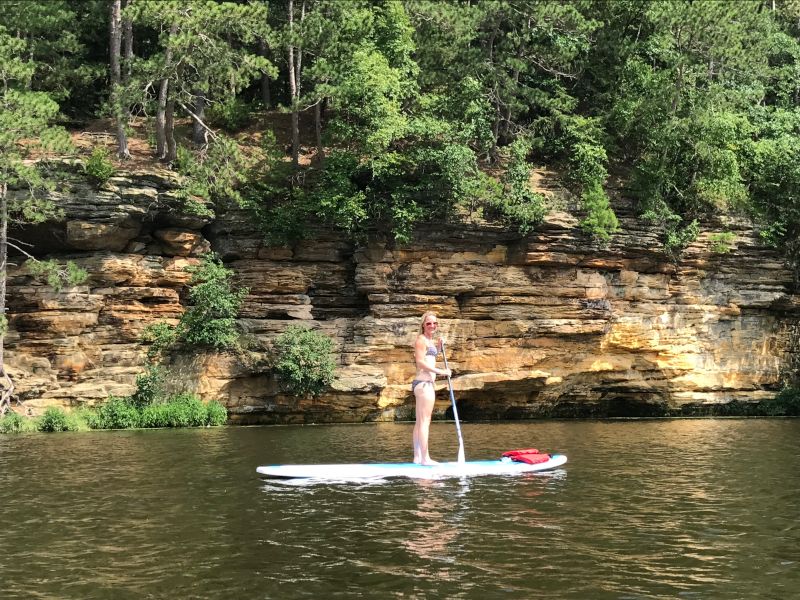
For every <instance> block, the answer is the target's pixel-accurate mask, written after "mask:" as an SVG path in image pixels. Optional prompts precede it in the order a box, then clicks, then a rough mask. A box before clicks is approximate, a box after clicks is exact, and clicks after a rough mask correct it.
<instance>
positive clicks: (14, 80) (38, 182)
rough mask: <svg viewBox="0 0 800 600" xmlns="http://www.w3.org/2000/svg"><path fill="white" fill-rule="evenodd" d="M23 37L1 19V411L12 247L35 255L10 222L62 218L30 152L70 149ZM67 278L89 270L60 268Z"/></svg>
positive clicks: (8, 389)
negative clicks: (38, 84) (34, 84)
mask: <svg viewBox="0 0 800 600" xmlns="http://www.w3.org/2000/svg"><path fill="white" fill-rule="evenodd" d="M29 57H30V49H29V47H28V45H27V44H26V42H25V41H24V39H21V38H19V37H16V36H13V35H11V34H10V33H9V32H8V30H7V29H6V28H5V27H4V26H2V25H0V379H2V382H0V385H2V388H1V389H0V414H2V413H4V412H5V411H6V409H7V408H8V406H9V400H10V398H11V395H12V393H13V391H14V383H13V381H12V380H11V378H10V376H9V375H8V373H7V371H6V369H5V363H4V358H3V342H4V339H5V334H6V331H7V326H8V322H7V318H6V277H7V272H8V264H9V262H8V261H9V247H10V248H12V249H14V250H16V251H17V252H19V253H20V254H22V255H26V256H28V257H30V258H33V257H32V256H31V254H30V252H28V250H27V249H26V248H25V247H24V246H22V245H21V244H19V243H17V242H16V240H14V239H13V238H11V237H10V236H9V225H10V224H12V225H16V226H21V225H25V224H31V223H41V222H43V221H45V220H47V219H52V218H58V217H59V216H60V212H59V210H58V208H57V207H56V206H55V205H54V204H53V202H52V201H50V200H49V199H47V198H46V194H45V193H44V192H46V191H47V189H48V187H49V182H48V180H47V178H46V176H45V174H44V173H43V171H42V169H41V168H40V165H39V164H37V163H36V162H35V161H31V160H30V158H31V156H32V155H34V154H35V153H41V152H48V151H53V152H66V151H67V150H68V149H69V137H68V135H67V133H66V131H64V130H63V129H61V128H59V127H55V126H53V125H52V122H53V121H54V120H55V118H56V117H57V115H58V112H59V108H58V104H57V103H56V102H55V101H54V100H53V99H52V98H51V97H50V96H49V95H48V94H47V93H46V92H40V91H33V90H31V85H30V84H31V78H32V77H33V75H34V73H35V72H36V64H35V63H34V62H33V61H31V60H29ZM57 274H58V275H59V276H58V277H56V280H59V279H61V275H63V278H64V279H66V282H67V283H69V284H72V283H76V282H77V281H78V280H80V279H81V278H82V277H84V276H85V273H82V272H81V271H80V270H74V269H66V270H64V271H57Z"/></svg>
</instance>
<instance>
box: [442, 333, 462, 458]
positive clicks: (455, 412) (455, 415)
mask: <svg viewBox="0 0 800 600" xmlns="http://www.w3.org/2000/svg"><path fill="white" fill-rule="evenodd" d="M442 358H443V359H444V368H445V369H447V370H448V371H449V370H450V367H448V366H447V354H445V352H444V340H442ZM447 389H448V390H449V391H450V402H451V403H452V405H453V419H455V422H456V433H458V462H459V463H464V462H466V460H467V458H466V455H465V454H464V438H463V437H462V436H461V423H460V422H459V420H458V408H456V397H455V394H453V382H452V381H451V379H450V375H448V376H447Z"/></svg>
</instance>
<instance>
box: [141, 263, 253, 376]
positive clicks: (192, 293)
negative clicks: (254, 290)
mask: <svg viewBox="0 0 800 600" xmlns="http://www.w3.org/2000/svg"><path fill="white" fill-rule="evenodd" d="M187 271H189V272H190V273H192V279H191V281H190V282H189V285H190V289H189V303H190V306H189V307H188V308H187V309H186V312H185V313H183V315H181V318H180V321H179V322H178V324H177V326H172V325H170V324H169V323H166V322H164V321H160V322H158V323H153V324H152V325H149V326H148V327H147V328H145V330H144V332H143V333H142V338H141V339H142V341H143V342H145V343H149V344H150V348H149V349H148V351H147V357H148V358H149V359H150V360H156V359H157V358H158V357H159V355H161V354H164V353H166V352H168V351H169V350H171V349H172V348H175V347H176V346H177V345H183V346H185V347H187V348H189V349H192V348H206V349H212V350H217V351H223V350H232V349H233V348H235V347H236V345H237V342H238V341H239V331H238V329H237V327H236V315H237V314H238V313H239V307H240V306H241V303H242V300H243V299H244V297H245V296H246V295H247V293H248V290H247V288H239V289H237V288H235V287H234V286H233V283H232V281H231V279H232V278H233V271H231V270H230V269H227V268H225V266H224V265H223V264H222V261H221V260H220V259H219V258H218V257H217V256H216V255H215V254H213V253H210V254H207V255H206V256H204V257H203V262H202V263H201V264H199V265H197V266H192V267H188V268H187Z"/></svg>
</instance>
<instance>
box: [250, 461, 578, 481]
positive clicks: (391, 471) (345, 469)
mask: <svg viewBox="0 0 800 600" xmlns="http://www.w3.org/2000/svg"><path fill="white" fill-rule="evenodd" d="M566 462H567V457H566V456H564V455H563V454H553V455H550V457H549V458H548V459H547V460H545V461H543V462H539V463H537V464H528V463H525V462H515V461H513V460H511V459H508V458H503V459H502V460H473V461H467V462H463V463H462V462H443V463H439V464H438V465H417V464H414V463H373V464H339V465H337V464H332V465H271V466H264V467H258V468H257V469H256V471H257V472H258V474H259V475H261V476H262V477H268V478H272V479H318V480H325V479H327V480H336V481H347V480H353V479H386V478H389V477H411V478H415V479H439V478H443V477H472V476H476V475H518V474H520V473H532V472H536V471H546V470H548V469H555V468H556V467H560V466H561V465H563V464H564V463H566Z"/></svg>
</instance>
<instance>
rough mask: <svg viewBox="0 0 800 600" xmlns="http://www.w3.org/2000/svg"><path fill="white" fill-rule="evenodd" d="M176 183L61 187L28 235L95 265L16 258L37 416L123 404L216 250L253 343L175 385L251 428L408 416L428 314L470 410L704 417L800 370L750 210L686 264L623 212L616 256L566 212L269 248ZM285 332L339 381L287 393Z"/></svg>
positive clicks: (27, 393)
mask: <svg viewBox="0 0 800 600" xmlns="http://www.w3.org/2000/svg"><path fill="white" fill-rule="evenodd" d="M175 187H176V182H175V181H174V179H172V178H171V176H170V175H169V174H168V173H164V174H153V173H131V174H126V175H125V176H120V177H115V178H113V179H112V180H111V181H110V182H109V183H108V184H106V185H105V186H103V187H102V189H100V190H96V189H95V188H93V187H92V186H90V185H89V184H82V183H76V184H74V185H72V186H68V187H67V189H64V190H60V191H58V192H57V193H58V194H59V200H60V202H61V205H62V206H63V208H64V209H65V211H66V215H67V219H66V221H64V222H62V223H58V224H55V225H52V226H47V227H45V226H40V227H37V228H35V229H31V230H29V231H26V232H22V234H21V236H22V237H23V238H24V239H25V238H26V239H28V241H30V242H33V243H35V248H39V249H41V250H42V252H43V253H44V254H43V255H45V256H52V257H56V258H60V259H71V260H74V261H75V262H76V263H78V264H79V265H81V266H82V267H84V268H85V269H86V270H87V271H88V272H89V279H88V280H87V281H86V282H85V283H83V284H82V285H80V286H77V287H73V288H69V289H65V290H62V291H60V292H55V291H53V290H52V289H50V288H48V287H47V286H45V285H43V284H42V283H40V282H38V281H36V280H35V279H34V278H32V277H31V276H30V275H29V274H28V272H27V269H26V268H25V265H24V264H18V265H17V266H15V267H12V268H11V269H10V272H9V288H8V305H9V320H10V332H9V334H8V337H7V340H6V363H7V365H8V367H9V370H10V372H11V373H12V375H14V377H15V379H16V382H17V393H18V396H19V398H20V400H23V401H24V406H25V407H27V408H28V409H29V410H30V411H31V412H34V413H37V412H41V410H43V408H44V407H46V406H49V405H64V406H76V405H79V404H81V403H89V404H96V403H99V402H102V401H104V400H105V399H106V398H107V397H108V396H109V395H124V394H129V393H130V392H131V391H132V390H133V388H134V381H135V377H136V375H137V374H138V373H140V372H142V370H143V365H144V348H143V347H142V346H141V344H140V343H139V342H138V340H139V336H140V334H141V332H142V330H143V328H144V327H146V326H147V325H148V324H150V323H153V322H156V321H158V320H167V321H168V322H171V323H174V322H177V319H178V318H179V317H180V314H181V312H182V311H183V309H184V305H183V303H184V301H185V295H186V294H185V293H186V290H187V287H186V286H187V283H188V281H189V277H190V276H189V274H188V273H187V272H186V271H185V267H186V266H187V265H190V264H193V263H196V262H197V260H198V259H197V257H198V256H199V255H201V254H202V253H203V252H205V251H207V250H208V249H209V248H210V249H213V250H214V251H216V252H217V253H218V254H219V255H220V256H221V257H222V258H223V259H224V260H225V262H226V263H227V264H228V266H229V267H231V268H232V269H234V271H235V272H236V274H237V281H238V283H239V284H240V285H242V286H246V287H248V288H249V290H250V293H249V295H248V296H247V298H246V299H245V301H244V304H243V307H242V311H241V315H240V316H241V320H240V323H241V326H242V329H243V331H244V332H245V334H246V340H247V342H248V346H249V347H250V348H251V351H250V352H249V353H247V354H246V355H242V356H233V355H216V354H202V353H201V354H197V355H194V356H179V357H175V358H174V360H173V364H172V365H171V370H172V374H171V376H170V383H171V385H173V386H175V387H176V388H180V389H189V390H194V391H196V392H197V393H199V394H200V395H201V396H202V397H203V398H204V399H206V400H209V399H217V400H220V401H221V402H223V403H224V404H225V405H226V406H227V407H228V409H229V411H230V414H231V417H232V419H233V420H234V421H238V422H278V423H285V422H322V421H363V420H392V419H405V418H411V417H413V397H412V395H411V391H410V381H411V379H412V377H413V375H414V365H413V361H412V353H411V345H412V343H413V340H414V336H415V335H416V332H417V331H418V328H419V321H420V317H421V315H422V313H423V312H424V311H425V310H435V311H437V312H438V313H439V315H440V318H441V323H442V333H443V334H444V335H445V336H446V337H447V342H448V343H447V348H448V360H449V363H450V366H451V367H452V368H453V369H454V371H455V376H454V379H453V385H454V388H455V393H456V397H457V398H458V400H459V404H460V412H461V415H462V416H463V417H465V418H487V417H488V418H525V417H536V416H545V415H564V416H569V415H597V416H603V415H660V414H707V413H709V412H713V409H714V407H716V406H719V405H723V404H726V403H730V402H731V401H734V400H736V401H739V402H755V401H758V400H761V399H763V398H768V397H772V396H774V395H775V393H776V391H777V390H778V389H780V387H781V385H782V383H783V382H784V381H786V380H787V378H789V377H791V375H792V373H796V372H797V368H798V365H800V342H799V341H798V340H799V339H800V296H798V295H797V294H796V293H793V290H794V287H793V286H794V282H793V277H792V273H791V272H790V270H789V269H787V268H786V266H785V265H784V263H783V261H782V260H781V258H780V257H779V256H778V255H776V254H775V253H774V252H773V251H772V250H770V249H769V248H767V247H765V246H764V245H763V244H761V243H760V241H759V238H758V236H757V235H756V233H755V232H754V231H753V229H752V227H751V226H750V225H749V224H748V223H746V222H743V221H742V222H738V221H731V220H726V221H718V222H713V223H711V222H709V223H704V224H703V229H702V234H701V235H700V237H699V239H697V240H696V241H695V242H694V243H693V244H692V245H691V246H690V247H689V248H688V249H687V250H686V252H685V253H684V254H683V256H682V258H681V259H680V260H679V261H678V262H673V261H671V260H670V259H668V258H667V257H666V256H665V255H664V254H663V253H662V251H661V244H660V242H659V236H658V232H657V231H654V230H650V229H647V228H646V227H645V226H644V225H643V224H642V223H641V222H640V221H638V220H636V219H635V218H634V217H633V216H632V215H631V214H629V213H626V211H625V210H624V209H621V208H620V209H619V212H618V214H619V216H620V222H621V226H622V229H621V231H620V232H619V233H618V234H617V235H615V236H614V238H613V240H612V242H611V243H610V244H609V245H608V246H607V247H604V248H601V247H598V246H597V245H596V244H593V243H592V242H591V240H589V239H588V238H587V237H586V235H585V234H584V233H583V232H582V230H581V229H580V225H579V221H580V215H575V214H570V213H568V212H563V211H561V212H560V211H553V212H552V213H551V214H550V215H549V216H548V218H547V220H546V221H545V223H543V224H542V226H541V227H539V228H538V230H537V231H536V232H535V233H534V234H531V235H529V236H528V237H525V238H520V237H519V236H517V235H514V234H512V233H509V232H508V231H504V230H502V229H501V228H499V227H493V226H487V225H481V226H479V225H460V226H447V225H437V226H435V227H434V226H429V227H424V228H422V229H421V230H420V231H419V232H418V234H417V238H416V240H415V242H414V243H413V244H410V245H408V246H405V247H395V246H393V245H392V244H390V243H387V242H385V241H384V242H381V241H373V242H371V243H370V244H369V245H368V246H366V247H362V248H356V247H354V246H353V245H351V244H349V243H347V242H345V241H342V240H341V238H340V237H339V236H337V234H336V233H335V232H330V231H328V232H325V231H319V232H317V233H316V234H315V235H314V236H313V238H312V239H309V240H308V241H306V242H304V243H302V244H299V245H297V246H296V247H293V248H270V247H267V246H265V245H264V244H263V242H262V240H261V236H260V234H259V233H258V231H257V230H256V228H255V226H254V224H253V219H252V218H251V217H250V216H249V215H247V214H245V213H242V212H239V211H236V210H230V211H229V212H227V213H225V214H221V215H218V217H217V218H216V219H215V220H213V221H212V220H210V219H209V218H207V217H202V216H197V215H193V214H184V213H182V212H181V210H180V209H179V208H176V206H177V205H176V195H175V191H174V190H175ZM720 231H729V232H731V233H733V234H734V239H733V241H732V242H731V244H730V246H731V248H730V251H729V252H726V253H720V252H714V250H713V243H712V239H711V238H710V236H711V235H712V234H713V233H717V232H720ZM17 262H18V263H23V261H22V260H17ZM291 324H305V325H307V326H309V327H313V328H315V329H319V330H320V331H323V332H324V333H326V334H328V335H330V336H331V337H332V338H333V339H334V341H335V344H336V355H337V360H338V363H339V370H338V373H337V380H336V382H335V383H334V385H333V387H332V389H331V390H330V391H329V392H328V393H326V394H324V395H322V396H320V397H317V398H295V397H292V396H289V395H286V394H284V393H282V392H281V389H280V386H279V385H278V382H276V381H275V380H274V378H273V377H272V375H271V374H270V372H269V369H268V368H267V367H266V366H265V365H266V364H267V359H268V356H267V350H266V349H267V348H268V347H269V342H270V340H271V339H272V338H274V337H275V336H276V335H277V334H279V333H281V332H282V331H284V330H285V329H286V327H288V326H289V325H291ZM438 388H439V389H440V393H439V395H438V398H439V401H438V402H437V408H436V411H437V413H438V414H440V415H441V414H445V413H446V411H447V409H448V407H449V397H448V395H447V393H446V384H445V383H444V382H440V383H439V384H438Z"/></svg>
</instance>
